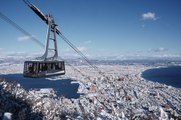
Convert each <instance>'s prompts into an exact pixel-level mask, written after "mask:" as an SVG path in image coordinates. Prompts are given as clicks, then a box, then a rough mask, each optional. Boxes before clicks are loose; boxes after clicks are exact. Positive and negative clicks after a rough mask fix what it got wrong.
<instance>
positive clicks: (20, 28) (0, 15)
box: [0, 12, 104, 76]
mask: <svg viewBox="0 0 181 120" xmlns="http://www.w3.org/2000/svg"><path fill="white" fill-rule="evenodd" d="M0 18H1V19H2V20H4V21H5V22H7V23H9V24H10V25H12V26H13V27H14V28H16V29H17V30H19V31H20V32H22V33H23V34H25V35H27V36H31V38H32V40H33V41H34V42H36V43H37V44H38V45H39V46H41V47H43V48H44V44H43V43H42V42H40V41H39V40H38V39H36V38H35V37H33V36H32V35H31V34H30V33H29V32H27V31H26V30H24V29H23V28H22V27H20V26H19V25H18V24H16V23H15V22H14V21H12V20H11V19H10V18H8V17H7V16H6V15H4V14H3V13H1V12H0ZM58 35H59V36H60V37H61V38H62V39H63V40H64V41H65V42H66V43H67V44H68V45H69V46H70V47H71V48H72V49H73V50H75V51H76V52H77V54H79V55H80V56H82V58H83V59H84V60H85V61H86V62H87V63H88V65H89V66H90V67H92V68H94V69H95V70H97V71H98V72H99V74H101V75H104V73H103V72H101V71H100V70H99V69H98V67H96V66H95V65H93V64H92V63H91V62H90V61H89V59H88V58H87V57H86V56H85V55H84V54H83V53H82V52H81V51H80V50H79V49H78V48H77V47H76V46H75V45H74V44H72V43H71V42H70V41H69V40H68V39H67V38H66V37H65V36H64V35H62V34H58ZM66 63H67V62H66ZM67 64H68V65H69V66H71V67H73V66H72V65H70V64H69V63H67ZM73 69H74V70H76V71H78V72H79V73H81V72H80V70H78V69H76V68H75V67H73ZM81 74H82V75H83V73H81ZM83 76H85V75H83Z"/></svg>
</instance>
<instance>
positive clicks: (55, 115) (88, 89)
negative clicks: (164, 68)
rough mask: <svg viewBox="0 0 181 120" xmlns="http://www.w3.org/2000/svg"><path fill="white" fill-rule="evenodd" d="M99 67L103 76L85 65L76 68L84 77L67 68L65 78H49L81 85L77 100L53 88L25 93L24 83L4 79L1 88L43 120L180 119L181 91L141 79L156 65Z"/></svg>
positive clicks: (17, 70)
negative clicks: (14, 83) (59, 93)
mask: <svg viewBox="0 0 181 120" xmlns="http://www.w3.org/2000/svg"><path fill="white" fill-rule="evenodd" d="M97 66H98V68H99V69H100V70H101V71H102V72H104V73H105V74H104V75H101V74H99V73H98V72H97V71H95V70H92V69H90V68H89V67H88V66H86V65H77V66H76V68H77V69H79V70H80V71H81V72H82V74H83V75H81V74H80V73H79V72H77V71H75V70H74V69H72V68H71V67H69V66H66V74H65V75H64V76H58V77H51V78H47V79H46V80H48V81H52V82H56V81H61V80H67V79H69V80H72V81H71V84H79V87H78V90H77V93H81V95H80V97H79V98H76V99H75V98H66V97H64V96H58V95H57V93H56V91H55V88H54V87H53V85H52V86H51V85H49V87H48V86H46V87H44V88H40V89H30V90H25V89H24V86H23V85H22V84H21V83H17V84H16V86H14V87H13V85H11V84H12V83H11V82H9V81H6V80H2V81H1V82H0V88H1V87H2V89H3V90H4V91H8V92H10V93H11V94H12V95H14V96H15V98H20V99H22V100H25V101H29V102H30V103H31V109H32V111H33V112H34V113H37V112H40V111H41V112H42V114H43V116H44V119H59V118H60V119H61V118H62V119H63V118H67V119H77V120H78V119H97V120H99V119H100V120H101V119H118V120H119V119H120V120H128V119H149V117H151V119H165V120H167V119H173V118H177V119H181V103H180V101H181V89H179V88H174V87H171V86H167V85H164V84H160V83H156V82H151V81H147V80H145V79H143V78H141V76H140V74H141V73H142V71H144V70H146V69H149V68H153V67H154V66H148V65H143V64H136V65H135V64H131V65H126V64H124V65H117V64H116V65H114V64H112V65H110V64H109V65H106V64H104V65H103V64H100V65H97ZM22 70H23V65H22V64H7V63H6V64H0V74H4V75H7V76H8V75H10V74H21V73H22ZM122 78H124V79H122ZM18 79H22V78H21V77H19V78H18ZM50 86H51V87H50ZM60 89H61V88H60ZM1 94H2V93H1ZM3 95H4V94H2V96H3ZM1 99H2V98H0V100H1ZM5 106H6V105H5ZM165 106H166V107H165ZM5 112H6V111H5ZM153 113H154V114H153ZM13 114H14V113H13Z"/></svg>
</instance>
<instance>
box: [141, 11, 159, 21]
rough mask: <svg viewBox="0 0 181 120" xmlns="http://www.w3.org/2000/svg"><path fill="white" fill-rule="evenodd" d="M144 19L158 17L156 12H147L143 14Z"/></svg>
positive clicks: (155, 18)
mask: <svg viewBox="0 0 181 120" xmlns="http://www.w3.org/2000/svg"><path fill="white" fill-rule="evenodd" d="M142 19H143V20H157V19H158V18H157V17H156V15H155V13H153V12H147V13H143V14H142Z"/></svg>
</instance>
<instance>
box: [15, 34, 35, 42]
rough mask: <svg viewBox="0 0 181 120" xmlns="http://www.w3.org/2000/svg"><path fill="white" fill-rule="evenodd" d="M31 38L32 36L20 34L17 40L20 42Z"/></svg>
mask: <svg viewBox="0 0 181 120" xmlns="http://www.w3.org/2000/svg"><path fill="white" fill-rule="evenodd" d="M31 38H32V36H28V35H27V36H20V37H18V38H17V40H18V41H19V42H22V41H28V40H30V39H31Z"/></svg>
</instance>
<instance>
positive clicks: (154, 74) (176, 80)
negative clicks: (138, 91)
mask: <svg viewBox="0 0 181 120" xmlns="http://www.w3.org/2000/svg"><path fill="white" fill-rule="evenodd" d="M141 76H142V77H143V78H144V79H146V80H150V81H154V82H158V83H163V84H166V85H170V86H173V87H176V88H181V66H168V67H161V68H153V69H148V70H145V71H144V72H143V73H142V75H141Z"/></svg>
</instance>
